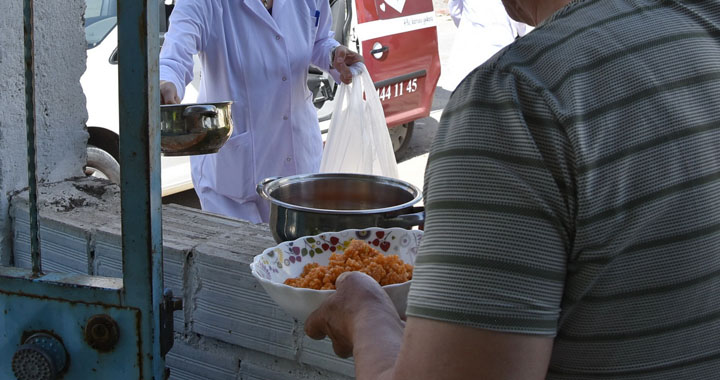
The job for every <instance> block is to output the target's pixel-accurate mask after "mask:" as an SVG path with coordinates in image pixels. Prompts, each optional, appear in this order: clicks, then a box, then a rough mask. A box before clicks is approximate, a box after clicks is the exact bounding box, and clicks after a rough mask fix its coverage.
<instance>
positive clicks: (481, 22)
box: [440, 0, 532, 91]
mask: <svg viewBox="0 0 720 380" xmlns="http://www.w3.org/2000/svg"><path fill="white" fill-rule="evenodd" d="M448 11H449V13H450V17H451V18H452V20H453V22H454V23H455V26H456V27H457V28H458V29H457V31H456V33H455V41H454V42H453V47H452V50H451V52H450V63H449V64H448V70H446V71H444V72H443V74H442V78H441V83H440V87H442V88H443V89H445V90H448V91H453V90H455V87H457V85H458V84H460V82H461V81H462V80H463V79H464V78H465V77H466V76H467V75H468V74H469V73H470V72H471V71H472V70H474V69H475V68H476V67H478V66H480V65H482V64H483V63H484V62H485V61H487V60H488V58H490V57H492V56H493V55H495V53H497V52H498V51H499V50H500V49H502V48H504V47H505V46H507V45H509V44H511V43H512V42H513V41H515V39H516V38H517V37H522V36H523V35H525V34H527V33H529V32H530V31H531V30H532V27H530V26H528V25H526V24H523V23H521V22H517V21H515V20H513V19H511V18H510V17H509V16H508V14H507V11H506V10H505V7H504V6H503V3H502V1H501V0H450V1H449V2H448Z"/></svg>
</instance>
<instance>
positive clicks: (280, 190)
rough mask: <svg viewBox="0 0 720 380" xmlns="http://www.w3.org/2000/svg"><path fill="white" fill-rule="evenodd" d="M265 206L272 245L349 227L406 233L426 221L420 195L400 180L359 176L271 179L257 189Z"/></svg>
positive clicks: (343, 174)
mask: <svg viewBox="0 0 720 380" xmlns="http://www.w3.org/2000/svg"><path fill="white" fill-rule="evenodd" d="M257 192H258V194H260V196H262V197H263V198H265V199H267V200H269V201H270V229H271V231H272V234H273V237H274V238H275V241H277V242H278V243H279V242H282V241H286V240H294V239H297V238H299V237H301V236H307V235H316V234H319V233H321V232H327V231H342V230H345V229H348V228H367V227H402V228H411V227H413V226H418V225H421V224H423V223H424V221H425V212H424V209H423V208H422V207H413V205H414V204H416V203H417V202H419V201H420V199H421V198H422V194H421V192H420V190H419V189H418V188H417V187H415V186H413V185H412V184H410V183H407V182H405V181H401V180H397V179H393V178H388V177H381V176H372V175H364V174H345V173H342V174H331V173H322V174H303V175H296V176H291V177H272V178H267V179H265V180H263V181H261V182H260V183H259V184H258V185H257Z"/></svg>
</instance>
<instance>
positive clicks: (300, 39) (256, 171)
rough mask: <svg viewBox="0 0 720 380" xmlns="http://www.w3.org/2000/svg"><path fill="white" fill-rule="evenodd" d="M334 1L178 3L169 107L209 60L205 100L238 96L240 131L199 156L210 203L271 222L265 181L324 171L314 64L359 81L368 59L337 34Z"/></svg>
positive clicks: (169, 44)
mask: <svg viewBox="0 0 720 380" xmlns="http://www.w3.org/2000/svg"><path fill="white" fill-rule="evenodd" d="M331 24H332V16H331V14H330V6H329V2H328V1H327V0H274V1H273V0H178V1H177V3H176V5H175V8H174V10H173V12H172V14H171V16H170V26H169V29H168V32H167V33H166V34H165V41H164V43H163V46H162V50H161V52H160V92H161V101H162V103H163V104H176V103H180V101H181V99H182V97H183V94H184V89H185V86H186V85H187V84H188V83H190V82H191V81H192V79H193V55H194V54H198V56H199V58H200V61H201V63H202V80H201V84H200V91H199V94H198V100H197V101H198V102H199V103H202V102H219V101H233V104H232V110H231V111H232V118H233V124H234V130H233V134H232V136H231V137H230V139H229V140H228V141H227V142H226V143H225V145H224V146H223V147H222V148H220V150H219V151H218V152H217V153H215V154H208V155H199V156H191V157H190V162H191V167H192V178H193V184H194V186H195V191H196V192H197V194H198V197H199V199H200V203H201V205H202V208H203V210H206V211H210V212H214V213H218V214H223V215H227V216H231V217H235V218H239V219H244V220H247V221H250V222H253V223H259V222H267V221H268V219H269V209H270V207H269V203H268V202H267V201H266V200H264V199H261V198H260V197H259V196H258V195H257V194H256V192H255V187H256V185H257V183H258V182H260V181H261V180H262V179H264V178H267V177H271V176H289V175H294V174H302V173H312V172H317V170H318V168H319V166H320V160H321V156H322V138H321V135H320V128H319V126H318V119H317V113H316V109H315V107H314V106H313V104H312V94H311V92H310V90H309V89H308V86H307V74H308V67H309V66H310V64H311V63H312V64H314V65H316V66H318V67H320V68H322V69H325V70H327V71H329V72H330V74H331V75H332V76H333V77H334V78H335V79H336V80H342V81H343V82H344V83H349V82H350V81H351V80H352V74H351V72H350V70H349V68H348V66H349V65H351V64H354V63H356V62H361V61H362V57H361V56H360V55H358V54H357V53H354V52H352V51H350V50H348V49H347V48H346V47H344V46H342V45H340V44H339V43H338V42H337V41H335V39H333V33H332V32H331V31H330V29H331Z"/></svg>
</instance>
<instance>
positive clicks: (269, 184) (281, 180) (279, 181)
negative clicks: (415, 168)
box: [258, 173, 422, 215]
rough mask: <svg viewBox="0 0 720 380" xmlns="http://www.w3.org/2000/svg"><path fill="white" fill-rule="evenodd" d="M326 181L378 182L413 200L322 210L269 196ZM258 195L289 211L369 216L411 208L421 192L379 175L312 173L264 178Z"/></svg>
mask: <svg viewBox="0 0 720 380" xmlns="http://www.w3.org/2000/svg"><path fill="white" fill-rule="evenodd" d="M319 178H320V179H328V178H351V179H356V180H361V181H362V180H365V181H370V182H379V183H382V184H387V185H391V186H394V187H399V188H401V189H403V190H407V191H408V192H409V193H410V194H411V195H414V197H413V199H412V200H410V201H407V202H405V203H401V204H398V205H395V206H389V207H382V208H374V209H365V210H333V209H322V208H313V207H306V206H299V205H294V204H291V203H287V202H283V201H281V200H279V199H277V198H275V197H273V196H271V195H270V194H271V193H272V191H273V190H275V189H277V188H280V187H282V186H285V185H289V184H294V183H300V182H306V181H313V180H315V179H319ZM258 193H259V194H260V196H262V197H263V198H265V199H267V200H268V201H270V203H272V204H275V205H278V206H282V207H285V208H287V209H290V210H295V211H303V212H312V213H316V214H335V215H358V214H361V215H366V214H367V215H371V214H383V213H388V212H393V211H398V210H403V209H406V208H410V207H412V206H413V205H414V204H416V203H418V202H419V201H420V199H422V191H420V189H419V188H418V187H417V186H415V185H413V184H411V183H409V182H406V181H403V180H400V179H396V178H391V177H384V176H379V175H371V174H355V173H313V174H298V175H293V176H288V177H271V178H266V179H264V180H262V181H260V183H259V184H258Z"/></svg>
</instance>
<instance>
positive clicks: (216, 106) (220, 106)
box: [160, 101, 233, 156]
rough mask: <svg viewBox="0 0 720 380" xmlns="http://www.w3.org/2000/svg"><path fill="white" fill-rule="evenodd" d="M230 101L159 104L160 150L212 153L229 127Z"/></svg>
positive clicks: (227, 134) (225, 137) (180, 153)
mask: <svg viewBox="0 0 720 380" xmlns="http://www.w3.org/2000/svg"><path fill="white" fill-rule="evenodd" d="M231 105H232V102H229V101H228V102H217V103H205V104H167V105H161V106H160V151H161V152H162V153H163V154H164V155H166V156H190V155H196V154H210V153H216V152H217V151H218V149H220V147H222V146H223V144H225V142H226V141H227V140H228V138H230V135H231V134H232V130H233V121H232V115H231V112H230V109H231V107H230V106H231Z"/></svg>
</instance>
